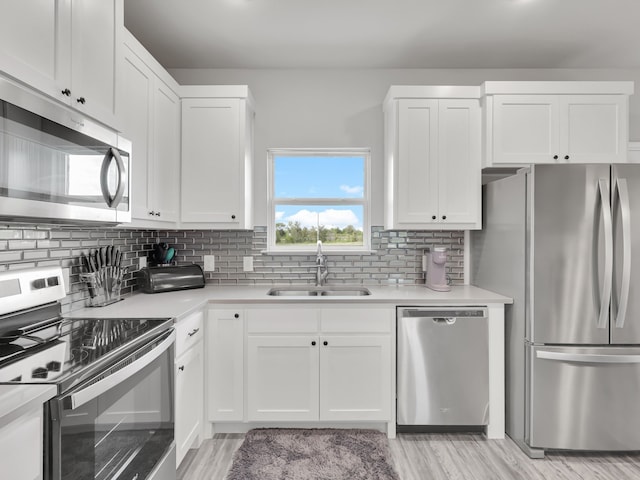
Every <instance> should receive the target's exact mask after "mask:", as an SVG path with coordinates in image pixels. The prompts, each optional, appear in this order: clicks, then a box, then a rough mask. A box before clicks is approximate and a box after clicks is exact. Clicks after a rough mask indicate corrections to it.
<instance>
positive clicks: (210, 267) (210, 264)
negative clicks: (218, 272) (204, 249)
mask: <svg viewBox="0 0 640 480" xmlns="http://www.w3.org/2000/svg"><path fill="white" fill-rule="evenodd" d="M215 269H216V256H215V255H205V256H204V271H205V272H213V271H214V270H215Z"/></svg>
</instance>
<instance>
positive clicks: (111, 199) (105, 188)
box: [100, 147, 127, 208]
mask: <svg viewBox="0 0 640 480" xmlns="http://www.w3.org/2000/svg"><path fill="white" fill-rule="evenodd" d="M111 159H115V161H116V167H117V168H118V186H117V187H116V193H115V195H113V196H111V192H110V191H109V165H110V164H111ZM126 174H127V172H126V169H125V166H124V162H123V161H122V157H121V156H120V152H119V151H118V150H117V149H116V148H113V147H111V148H110V149H109V150H108V151H107V153H106V154H105V156H104V159H103V160H102V169H101V170H100V189H101V190H102V197H103V198H104V201H105V202H106V203H107V205H108V206H109V207H111V208H116V207H117V206H118V205H119V204H120V202H121V201H122V197H123V196H124V188H125V183H126V178H125V176H126Z"/></svg>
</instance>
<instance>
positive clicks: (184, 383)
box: [175, 342, 204, 465]
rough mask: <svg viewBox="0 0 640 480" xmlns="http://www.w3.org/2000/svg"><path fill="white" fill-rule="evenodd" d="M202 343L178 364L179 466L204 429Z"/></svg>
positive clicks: (177, 451)
mask: <svg viewBox="0 0 640 480" xmlns="http://www.w3.org/2000/svg"><path fill="white" fill-rule="evenodd" d="M202 354H203V351H202V342H199V343H198V345H196V346H195V347H193V348H191V349H189V350H188V351H187V352H186V353H184V354H183V355H182V356H181V357H180V358H179V359H178V360H176V364H175V368H176V370H175V373H176V433H175V435H176V463H177V464H178V465H179V464H180V462H181V461H182V459H183V458H184V456H185V455H186V453H187V451H188V450H189V448H191V446H192V445H193V443H194V441H196V439H198V438H199V437H200V436H201V429H202V399H203V397H204V392H203V388H202V378H203V377H202V369H203V362H202Z"/></svg>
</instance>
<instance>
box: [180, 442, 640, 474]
mask: <svg viewBox="0 0 640 480" xmlns="http://www.w3.org/2000/svg"><path fill="white" fill-rule="evenodd" d="M243 438H244V435H240V434H232V435H231V434H228V435H216V436H214V438H213V439H211V440H207V441H205V442H204V443H203V444H202V447H201V448H200V449H198V450H197V451H196V450H192V451H190V452H189V453H188V454H187V457H186V458H185V459H184V461H183V462H182V464H181V465H180V468H179V469H178V480H223V479H224V477H225V474H226V472H227V470H228V469H229V467H230V466H231V461H232V458H233V453H234V452H235V450H236V449H237V448H238V447H239V446H240V444H241V443H242V440H243ZM389 444H390V446H391V454H392V457H393V461H394V464H395V467H396V470H397V471H398V474H399V475H400V478H401V479H402V480H432V479H433V480H445V479H446V480H556V479H557V480H595V479H597V480H627V479H628V480H632V479H640V454H638V453H634V454H598V453H558V452H554V453H548V454H547V455H546V457H545V458H544V459H541V460H532V459H530V458H529V457H527V456H526V455H525V454H524V453H522V451H521V450H520V449H519V448H518V447H517V446H516V444H515V443H513V442H512V441H511V440H510V439H508V438H507V439H505V440H487V439H486V438H485V437H484V436H483V435H482V434H479V433H478V434H465V433H437V434H434V433H430V434H399V435H398V438H396V439H394V440H390V441H389ZM345 480H348V479H345Z"/></svg>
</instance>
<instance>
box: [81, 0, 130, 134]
mask: <svg viewBox="0 0 640 480" xmlns="http://www.w3.org/2000/svg"><path fill="white" fill-rule="evenodd" d="M122 28H124V17H123V4H122V0H102V1H99V2H96V1H95V0H72V2H71V83H72V85H71V87H70V88H71V105H72V106H73V107H74V108H78V109H79V110H82V111H84V112H86V113H87V114H88V115H90V116H92V117H94V118H96V119H97V120H100V121H101V122H103V123H106V124H107V125H110V126H116V86H117V85H118V82H117V77H116V75H118V74H120V72H119V71H118V70H119V69H120V68H121V62H120V60H121V55H122V53H121V50H120V49H121V35H120V34H121V29H122Z"/></svg>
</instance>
